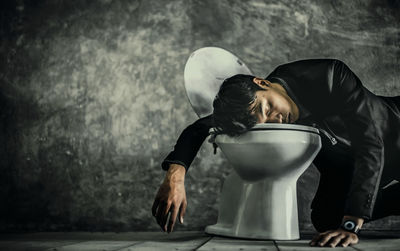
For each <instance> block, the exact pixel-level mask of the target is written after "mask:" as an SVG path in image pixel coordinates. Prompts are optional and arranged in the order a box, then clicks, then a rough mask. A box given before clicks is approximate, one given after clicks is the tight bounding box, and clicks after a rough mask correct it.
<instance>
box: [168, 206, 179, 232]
mask: <svg viewBox="0 0 400 251" xmlns="http://www.w3.org/2000/svg"><path fill="white" fill-rule="evenodd" d="M177 215H178V208H176V207H174V209H173V210H172V212H171V216H170V217H169V223H168V228H167V230H168V233H171V232H172V230H173V229H174V226H175V222H176V216H177Z"/></svg>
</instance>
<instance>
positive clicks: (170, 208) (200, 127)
mask: <svg viewBox="0 0 400 251" xmlns="http://www.w3.org/2000/svg"><path fill="white" fill-rule="evenodd" d="M211 126H212V117H211V115H209V116H207V117H204V118H201V119H199V120H197V121H196V122H194V123H193V124H191V125H190V126H188V127H187V128H186V129H185V130H183V132H182V133H181V135H180V136H179V138H178V141H177V143H176V145H175V147H174V150H173V151H172V152H171V153H169V154H168V156H167V157H166V158H165V159H164V161H163V163H162V168H163V169H164V170H166V171H167V173H166V175H165V178H164V181H163V183H162V184H161V185H160V188H159V189H158V192H157V195H156V198H155V199H154V203H153V206H152V214H153V216H154V217H155V218H156V220H157V223H158V224H159V225H160V227H161V229H162V230H163V231H165V232H168V233H170V232H172V230H173V228H174V225H175V222H176V218H177V216H178V211H179V221H180V223H181V224H182V223H183V218H184V216H185V212H186V207H187V199H186V191H185V175H186V172H187V170H188V168H189V166H190V164H191V163H192V161H193V159H194V157H195V156H196V154H197V152H198V150H199V148H200V146H201V145H202V144H203V142H204V140H205V138H206V137H207V136H208V135H209V129H210V128H211ZM169 213H171V214H170V218H169V223H168V225H167V220H168V215H169Z"/></svg>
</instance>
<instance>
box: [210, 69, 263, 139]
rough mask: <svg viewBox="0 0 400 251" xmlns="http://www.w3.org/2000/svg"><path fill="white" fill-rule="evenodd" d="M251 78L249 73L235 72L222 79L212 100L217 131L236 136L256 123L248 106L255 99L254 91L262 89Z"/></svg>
mask: <svg viewBox="0 0 400 251" xmlns="http://www.w3.org/2000/svg"><path fill="white" fill-rule="evenodd" d="M253 79H254V76H251V75H244V74H237V75H234V76H232V77H230V78H227V79H225V80H224V82H223V83H222V85H221V87H220V88H219V91H218V94H217V96H215V99H214V102H213V107H214V111H213V119H214V127H215V130H216V132H217V133H224V134H228V135H229V136H237V135H239V134H242V133H244V132H246V131H248V130H249V129H250V128H252V127H253V126H254V125H255V124H256V122H257V121H256V118H255V116H253V115H251V114H250V112H251V111H250V110H249V106H250V105H251V104H252V103H253V102H254V101H255V98H256V96H255V94H256V91H258V90H264V89H263V88H261V87H259V86H258V85H257V84H255V83H254V82H253Z"/></svg>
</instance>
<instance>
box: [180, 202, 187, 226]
mask: <svg viewBox="0 0 400 251" xmlns="http://www.w3.org/2000/svg"><path fill="white" fill-rule="evenodd" d="M186 207H187V202H186V200H185V201H183V203H182V204H181V206H180V208H179V221H180V222H181V224H183V218H184V217H185V213H186Z"/></svg>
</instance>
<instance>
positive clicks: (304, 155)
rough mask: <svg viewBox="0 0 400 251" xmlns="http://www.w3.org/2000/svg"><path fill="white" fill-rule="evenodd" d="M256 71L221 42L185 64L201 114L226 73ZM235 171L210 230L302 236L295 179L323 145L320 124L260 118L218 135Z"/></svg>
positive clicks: (240, 234)
mask: <svg viewBox="0 0 400 251" xmlns="http://www.w3.org/2000/svg"><path fill="white" fill-rule="evenodd" d="M239 73H242V74H250V75H254V74H252V72H251V71H250V69H249V68H248V67H247V66H246V65H245V64H244V63H243V61H242V60H241V59H239V58H238V57H236V56H235V55H233V54H232V53H230V52H229V51H226V50H224V49H222V48H217V47H204V48H200V49H198V50H196V51H194V52H193V53H192V54H191V55H190V57H189V59H188V61H187V62H186V65H185V72H184V80H185V89H186V93H187V96H188V99H189V101H190V104H191V105H192V107H193V109H194V110H195V112H196V113H197V115H198V116H199V117H204V116H207V115H209V114H210V113H212V110H213V108H212V102H213V100H214V97H215V95H216V94H217V92H218V90H219V87H220V85H221V84H222V82H223V80H224V79H225V78H228V77H231V76H233V75H235V74H239ZM215 143H216V144H217V145H218V146H219V147H220V149H221V150H222V152H223V153H224V155H225V156H226V158H227V159H228V161H229V162H230V163H231V164H232V166H233V167H234V171H233V172H232V173H231V174H230V175H229V176H228V177H227V178H226V180H225V181H224V185H223V188H222V192H221V195H220V205H219V213H218V221H217V224H215V225H212V226H207V227H206V229H205V231H206V232H207V233H209V234H216V235H222V236H229V237H238V238H254V239H266V240H295V239H299V237H300V236H299V227H298V216H297V196H296V182H297V180H298V178H299V177H300V175H301V174H302V173H303V172H304V171H305V170H306V169H307V167H308V166H309V165H310V164H311V162H312V161H313V160H314V158H315V156H316V155H317V153H318V151H319V150H320V148H321V140H320V136H319V131H318V129H316V128H314V127H308V126H300V125H293V124H258V125H256V126H255V127H253V128H252V130H250V131H248V132H246V133H244V134H242V135H240V136H238V137H229V136H228V135H223V134H220V135H217V136H216V137H215Z"/></svg>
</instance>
